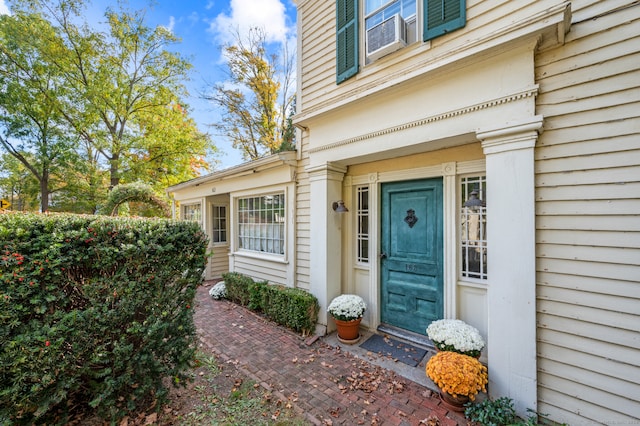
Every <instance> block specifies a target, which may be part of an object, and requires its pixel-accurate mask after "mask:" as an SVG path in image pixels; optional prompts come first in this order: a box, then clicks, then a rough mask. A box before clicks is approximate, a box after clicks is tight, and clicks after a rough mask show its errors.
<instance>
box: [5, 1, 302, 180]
mask: <svg viewBox="0 0 640 426" xmlns="http://www.w3.org/2000/svg"><path fill="white" fill-rule="evenodd" d="M87 3H88V6H87V13H86V19H87V21H88V22H89V23H90V24H92V23H94V22H95V23H96V24H98V23H101V22H104V17H103V13H104V10H105V9H106V8H107V7H108V6H113V7H114V8H115V7H116V6H117V0H92V1H91V2H87ZM127 4H128V8H129V9H132V10H141V9H144V10H145V11H146V23H147V25H149V26H151V27H155V26H157V25H162V26H165V27H167V28H169V29H170V30H171V31H172V32H173V33H174V34H175V35H176V36H177V37H179V38H181V39H182V42H181V43H180V44H178V45H177V46H174V48H175V50H177V51H179V52H180V53H181V54H182V55H184V56H185V57H187V58H188V59H189V60H190V62H191V63H192V64H193V70H192V72H191V81H189V82H186V85H187V88H188V89H189V92H190V93H191V98H190V99H188V103H189V105H190V106H191V110H192V111H191V112H192V116H193V117H194V119H195V120H196V122H197V123H198V126H199V127H200V130H201V131H203V132H208V133H212V129H211V128H210V127H209V126H208V124H211V123H213V122H214V121H216V120H217V117H218V115H217V113H216V111H215V109H214V106H213V105H211V104H210V103H208V102H206V101H204V100H202V99H199V93H202V92H203V91H204V90H205V88H206V85H207V83H209V84H213V83H221V82H223V81H224V79H225V74H224V72H223V67H224V63H223V59H222V58H221V55H220V46H221V45H222V44H224V43H226V42H229V41H231V40H232V38H231V36H230V34H231V30H232V29H238V30H239V31H240V33H241V34H243V33H245V32H246V31H247V30H248V29H249V28H251V27H256V26H257V27H260V28H263V29H265V31H266V33H267V35H268V41H269V42H272V43H273V45H274V46H278V44H280V43H289V45H290V46H294V47H295V37H296V34H295V25H296V24H295V19H296V16H295V14H296V10H295V5H294V4H293V1H292V0H224V1H223V0H177V1H176V0H156V1H155V2H154V4H152V5H150V1H149V0H128V3H127ZM7 12H8V9H7V7H6V5H5V1H4V0H0V13H7ZM214 141H215V143H216V145H217V146H218V149H219V150H220V151H221V155H220V156H219V157H218V160H219V161H220V164H219V166H218V169H222V168H227V167H230V166H233V165H237V164H240V163H241V162H242V157H241V155H240V152H239V151H237V150H235V149H233V148H232V147H231V143H230V142H228V141H225V140H222V139H220V138H218V137H215V136H214Z"/></svg>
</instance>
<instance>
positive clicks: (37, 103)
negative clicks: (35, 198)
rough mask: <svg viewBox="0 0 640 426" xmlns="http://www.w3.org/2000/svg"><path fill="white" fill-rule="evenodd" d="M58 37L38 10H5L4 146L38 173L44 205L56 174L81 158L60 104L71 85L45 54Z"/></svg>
mask: <svg viewBox="0 0 640 426" xmlns="http://www.w3.org/2000/svg"><path fill="white" fill-rule="evenodd" d="M54 37H55V35H54V30H53V28H52V27H51V25H49V23H48V22H47V21H44V20H42V19H40V18H39V17H38V16H35V15H23V14H18V15H15V16H7V15H2V16H0V126H1V127H0V146H1V147H2V148H4V150H5V151H6V152H7V153H8V154H10V155H11V156H13V157H14V158H15V159H17V160H18V161H19V162H20V163H22V165H24V167H25V168H26V169H27V170H28V171H29V172H31V174H32V176H33V177H34V178H35V179H37V181H38V183H39V186H40V210H41V211H47V210H48V208H49V194H50V193H51V192H53V189H52V185H53V182H52V181H53V180H54V179H55V178H54V175H55V174H56V173H58V178H60V175H61V174H63V169H64V168H65V167H69V166H70V165H72V164H73V163H74V161H75V159H76V156H75V151H74V142H75V141H74V135H73V134H70V133H69V132H67V129H66V127H65V122H64V120H63V117H62V115H61V113H60V110H59V108H58V105H57V104H58V99H62V98H64V97H65V96H66V93H65V87H64V85H62V84H61V76H60V74H59V72H58V70H57V69H56V67H55V66H52V65H51V64H48V63H47V62H46V60H44V59H43V57H42V51H43V50H44V49H47V48H48V47H47V44H48V43H49V40H51V39H52V38H54Z"/></svg>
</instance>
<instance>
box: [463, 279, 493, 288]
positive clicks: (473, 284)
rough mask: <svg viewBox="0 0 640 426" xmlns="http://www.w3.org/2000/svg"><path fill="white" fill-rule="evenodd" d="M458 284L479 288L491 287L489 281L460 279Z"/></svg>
mask: <svg viewBox="0 0 640 426" xmlns="http://www.w3.org/2000/svg"><path fill="white" fill-rule="evenodd" d="M458 285H459V286H460V287H471V288H479V289H482V290H486V289H487V288H488V287H489V283H488V282H487V281H480V280H478V281H460V280H459V281H458Z"/></svg>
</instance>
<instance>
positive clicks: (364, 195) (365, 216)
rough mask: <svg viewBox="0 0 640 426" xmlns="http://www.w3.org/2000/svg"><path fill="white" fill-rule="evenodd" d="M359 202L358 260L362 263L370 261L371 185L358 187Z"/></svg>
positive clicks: (357, 212) (357, 210)
mask: <svg viewBox="0 0 640 426" xmlns="http://www.w3.org/2000/svg"><path fill="white" fill-rule="evenodd" d="M356 193H357V203H358V205H357V206H356V215H357V226H358V229H357V234H356V240H357V244H356V249H357V253H356V260H357V261H358V262H361V263H368V262H369V187H368V186H362V187H358V188H356Z"/></svg>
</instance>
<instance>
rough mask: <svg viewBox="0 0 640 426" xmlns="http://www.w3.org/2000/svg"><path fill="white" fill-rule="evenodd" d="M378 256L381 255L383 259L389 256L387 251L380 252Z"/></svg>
mask: <svg viewBox="0 0 640 426" xmlns="http://www.w3.org/2000/svg"><path fill="white" fill-rule="evenodd" d="M378 256H379V257H380V260H382V259H386V258H387V253H385V252H382V253H380V254H379V255H378Z"/></svg>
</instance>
